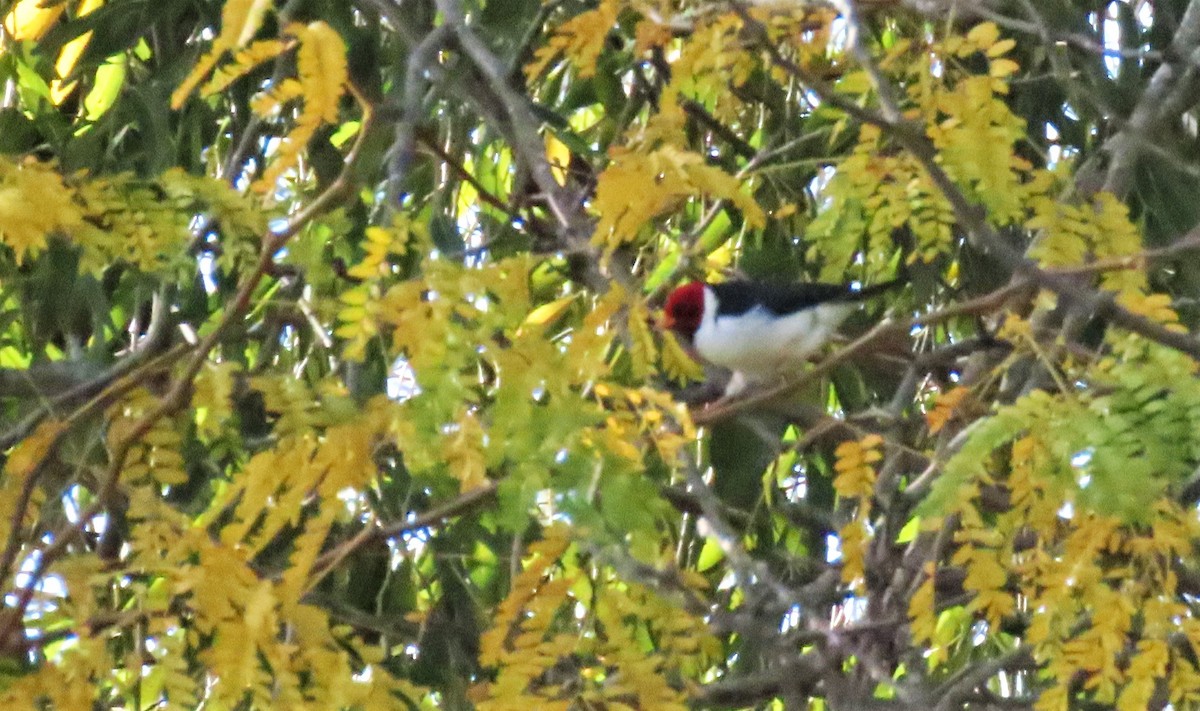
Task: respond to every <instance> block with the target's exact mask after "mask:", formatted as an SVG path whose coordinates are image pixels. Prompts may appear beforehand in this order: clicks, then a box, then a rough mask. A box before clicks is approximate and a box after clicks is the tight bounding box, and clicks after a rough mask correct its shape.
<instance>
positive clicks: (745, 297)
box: [712, 281, 898, 316]
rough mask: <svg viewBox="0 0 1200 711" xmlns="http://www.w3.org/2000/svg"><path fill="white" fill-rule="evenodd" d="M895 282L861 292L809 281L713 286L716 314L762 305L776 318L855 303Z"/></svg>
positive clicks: (722, 314) (739, 311)
mask: <svg viewBox="0 0 1200 711" xmlns="http://www.w3.org/2000/svg"><path fill="white" fill-rule="evenodd" d="M897 284H898V282H894V281H892V282H887V283H885V284H876V285H875V286H869V287H867V288H865V289H858V290H855V289H851V288H850V287H848V286H846V285H844V284H822V283H818V282H810V283H805V284H795V283H786V282H765V283H759V282H751V281H727V282H724V283H721V284H713V285H712V290H713V292H714V293H715V294H716V295H717V314H718V315H721V316H736V315H739V314H744V313H746V312H747V311H749V310H751V309H753V308H754V307H755V306H762V307H763V308H765V309H766V310H767V311H770V312H771V313H773V314H776V315H780V316H782V315H785V314H792V313H796V312H797V311H800V310H802V309H806V308H809V307H811V306H816V305H818V304H824V303H829V302H831V301H858V300H861V299H865V298H868V297H870V296H874V295H875V294H878V293H880V292H882V291H886V290H887V289H890V288H892V287H894V286H896V285H897Z"/></svg>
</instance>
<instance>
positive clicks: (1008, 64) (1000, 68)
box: [988, 59, 1021, 79]
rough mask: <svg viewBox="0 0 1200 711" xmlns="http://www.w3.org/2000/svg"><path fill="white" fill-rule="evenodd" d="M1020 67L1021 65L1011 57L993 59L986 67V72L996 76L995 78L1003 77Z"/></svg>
mask: <svg viewBox="0 0 1200 711" xmlns="http://www.w3.org/2000/svg"><path fill="white" fill-rule="evenodd" d="M1020 68H1021V65H1020V64H1017V63H1016V62H1014V61H1013V60H1011V59H993V60H992V65H991V67H990V68H989V69H988V74H990V75H991V76H993V77H996V78H997V79H1003V78H1004V77H1007V76H1010V75H1012V74H1015V73H1016V72H1017V70H1018V69H1020Z"/></svg>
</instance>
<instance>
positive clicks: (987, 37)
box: [967, 22, 1000, 50]
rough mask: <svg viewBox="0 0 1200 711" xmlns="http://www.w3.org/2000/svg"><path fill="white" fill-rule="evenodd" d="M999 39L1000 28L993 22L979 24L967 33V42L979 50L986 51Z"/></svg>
mask: <svg viewBox="0 0 1200 711" xmlns="http://www.w3.org/2000/svg"><path fill="white" fill-rule="evenodd" d="M998 39H1000V28H999V27H997V26H996V23H994V22H981V23H979V24H978V25H975V26H974V27H972V28H971V31H970V32H968V33H967V40H969V41H970V42H972V43H973V44H975V45H976V46H977V47H979V48H980V49H984V50H986V49H987V48H989V47H991V46H992V45H994V44H996V40H998Z"/></svg>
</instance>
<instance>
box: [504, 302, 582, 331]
mask: <svg viewBox="0 0 1200 711" xmlns="http://www.w3.org/2000/svg"><path fill="white" fill-rule="evenodd" d="M576 298H577V295H576V294H572V295H570V296H564V297H562V298H561V299H555V300H554V301H551V302H550V303H548V304H542V305H541V306H539V307H537V308H536V309H534V310H533V311H530V312H529V315H528V316H526V317H525V322H524V323H523V324H522V325H521V329H522V330H523V329H524V328H525V327H526V326H532V327H535V328H544V327H546V326H549V325H550V324H552V323H554V322H555V321H557V320H558V319H560V318H562V316H563V314H565V313H567V309H569V308H571V304H573V303H575V300H576ZM518 333H520V331H518Z"/></svg>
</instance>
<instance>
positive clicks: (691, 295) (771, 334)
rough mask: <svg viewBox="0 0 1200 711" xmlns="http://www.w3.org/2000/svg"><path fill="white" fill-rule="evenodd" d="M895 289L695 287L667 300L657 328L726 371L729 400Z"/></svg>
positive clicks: (783, 369)
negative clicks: (861, 305)
mask: <svg viewBox="0 0 1200 711" xmlns="http://www.w3.org/2000/svg"><path fill="white" fill-rule="evenodd" d="M895 285H896V282H888V283H886V284H879V285H876V286H871V287H867V288H865V289H859V290H853V289H851V288H849V287H847V286H843V285H840V284H818V283H808V284H791V283H776V282H753V281H728V282H724V283H721V284H705V283H704V282H699V281H694V282H691V283H690V284H685V285H683V286H681V287H679V288H677V289H675V290H674V291H673V292H671V295H670V296H668V297H667V303H666V306H665V307H664V312H665V313H664V318H663V323H662V325H663V327H665V328H669V329H671V330H673V331H674V332H675V333H676V334H678V335H679V336H680V337H681V338H682V339H683V340H684V341H685V342H686V343H690V344H691V345H692V347H693V348H694V349H695V351H696V353H698V354H699V355H700V357H701V358H703V359H704V360H706V361H708V362H709V363H712V364H714V365H719V366H722V367H724V368H728V369H729V370H731V371H733V380H732V381H731V382H730V384H729V387H728V389H726V391H725V392H726V394H727V395H732V394H734V393H736V392H738V391H740V390H741V389H742V388H743V387H745V386H746V385H747V384H748V383H760V382H765V381H769V380H771V379H773V378H775V379H778V378H779V377H781V375H783V374H785V373H787V372H788V371H789V369H793V368H796V367H799V366H800V365H801V364H802V363H803V362H804V361H805V360H806V359H807V358H808V356H810V355H811V354H812V353H813V352H814V351H816V350H817V349H818V348H820V347H821V346H823V345H824V344H825V343H826V342H827V341H828V340H829V339H830V338H831V337H832V336H833V335H834V333H835V332H836V331H837V328H838V326H840V325H841V323H842V321H844V320H845V319H846V317H847V316H849V315H850V314H851V313H853V312H854V310H855V309H856V308H858V302H859V301H861V300H863V299H865V298H867V297H869V296H873V295H875V294H878V293H880V292H881V291H884V290H885V289H888V288H891V287H894V286H895Z"/></svg>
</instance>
